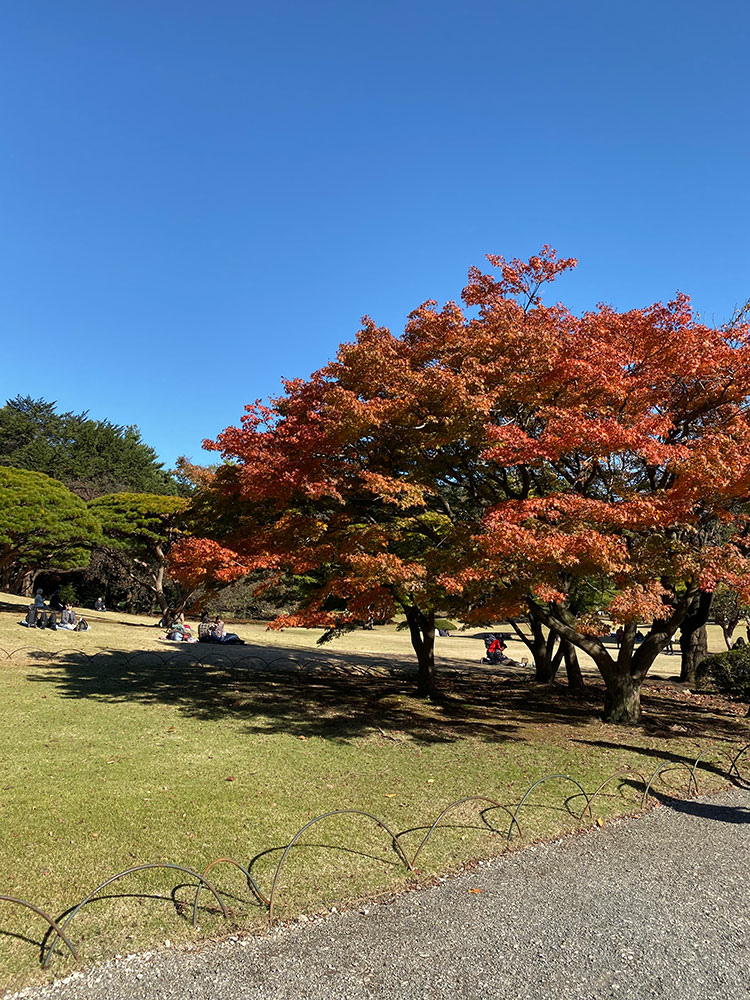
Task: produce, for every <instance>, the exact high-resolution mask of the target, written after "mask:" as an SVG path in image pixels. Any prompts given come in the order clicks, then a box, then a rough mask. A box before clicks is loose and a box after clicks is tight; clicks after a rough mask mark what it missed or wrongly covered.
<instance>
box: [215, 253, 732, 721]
mask: <svg viewBox="0 0 750 1000" xmlns="http://www.w3.org/2000/svg"><path fill="white" fill-rule="evenodd" d="M489 260H490V263H491V264H492V265H493V268H494V272H493V273H488V274H486V273H483V272H481V271H480V270H478V269H472V270H471V271H470V274H469V283H468V286H467V288H466V289H465V290H464V293H463V298H464V302H465V307H464V308H461V307H459V306H458V305H457V304H456V303H452V302H450V303H448V304H447V305H445V306H444V307H442V308H438V307H437V306H436V304H435V303H433V302H427V303H425V304H424V305H422V306H421V307H420V308H419V309H417V310H416V311H415V312H414V313H412V315H411V316H410V318H409V322H408V324H407V326H406V329H405V331H404V333H403V335H401V336H398V337H397V336H394V335H392V334H391V333H390V332H389V331H388V330H386V329H383V328H381V327H377V326H376V325H375V324H374V323H372V322H371V321H369V320H367V321H366V322H365V323H364V326H363V329H362V330H361V331H360V333H359V335H358V337H357V340H356V342H355V343H352V344H344V345H342V347H341V348H340V349H339V352H338V355H337V358H336V360H335V361H334V362H332V363H330V364H329V365H327V366H325V367H324V368H322V369H321V370H320V371H318V372H316V373H315V374H314V375H312V376H311V377H310V379H307V380H294V381H288V382H286V383H285V384H284V389H285V392H284V395H283V396H281V397H280V398H278V399H276V400H273V401H272V402H271V404H270V405H267V406H266V405H263V404H260V403H256V404H254V405H251V406H249V407H248V408H247V412H246V414H245V416H244V417H243V420H242V424H241V426H240V427H232V428H228V429H227V430H225V431H224V432H223V433H222V434H221V435H219V437H218V438H217V440H216V441H215V442H209V443H208V446H209V447H211V448H214V449H215V450H218V451H221V452H222V453H223V456H224V458H225V463H224V464H223V465H222V466H220V467H219V468H218V470H217V471H216V472H215V474H213V475H211V476H210V477H208V476H206V477H204V481H203V486H202V491H203V492H202V496H203V498H204V502H206V498H207V497H208V501H207V502H208V506H209V507H211V506H213V509H214V511H215V523H216V524H217V525H221V526H222V530H221V531H220V532H219V534H218V535H217V538H218V540H219V541H220V542H221V544H222V546H226V547H227V548H228V549H229V550H231V551H233V552H235V553H237V558H238V561H241V562H242V563H243V565H245V566H247V567H249V568H251V569H255V568H270V569H274V568H275V569H278V570H279V571H281V570H284V571H291V572H296V573H306V574H310V573H313V574H317V579H318V581H319V585H318V586H317V587H316V588H314V590H313V592H312V593H311V596H310V599H309V600H308V601H307V602H305V604H304V605H303V606H302V607H300V609H299V611H298V612H297V613H296V614H295V615H291V616H285V617H283V618H281V619H279V620H278V621H277V622H276V623H275V624H276V626H277V627H283V626H284V625H319V626H323V627H325V628H327V629H329V630H330V629H333V630H335V629H337V628H340V627H345V626H346V625H347V624H351V623H353V622H356V621H361V620H363V619H366V618H367V617H369V616H371V615H375V616H376V617H378V616H380V615H387V614H389V613H390V612H392V611H393V609H396V608H401V609H402V610H403V611H404V613H405V615H406V619H407V622H408V624H409V628H410V630H411V635H412V640H413V644H414V648H415V651H416V653H417V657H418V660H419V664H420V690H421V691H422V692H423V693H434V691H435V682H434V654H433V637H434V616H435V613H436V611H437V610H450V611H451V612H452V613H454V614H459V615H460V616H461V617H462V618H463V619H464V620H465V621H467V622H469V623H472V622H475V623H482V624H485V623H487V622H490V621H499V620H506V619H510V620H512V621H516V620H517V619H518V617H519V616H524V617H525V619H526V620H527V621H530V622H531V626H532V637H534V636H535V637H536V638H537V639H539V640H540V641H539V642H537V643H536V646H537V647H539V649H538V653H539V655H540V656H542V655H543V654H544V650H543V649H542V648H541V647H542V646H544V647H545V648H546V655H548V656H549V655H550V651H551V647H552V646H553V645H554V639H555V637H556V638H557V641H558V642H560V643H563V644H565V645H564V647H561V649H564V650H566V651H567V652H568V653H571V651H572V650H573V649H578V650H583V651H585V652H586V653H588V654H589V656H591V658H592V659H593V661H594V662H595V663H596V665H597V667H598V669H599V670H600V672H601V674H602V677H603V679H604V682H605V686H606V704H605V715H606V717H607V718H609V719H611V720H613V721H621V722H634V721H637V720H638V719H639V717H640V686H641V683H642V681H643V679H644V677H645V676H646V674H647V672H648V670H649V668H650V666H651V665H652V664H653V661H654V659H655V657H656V656H657V655H658V653H659V651H660V650H661V649H662V648H663V646H664V645H665V643H666V642H667V641H668V639H669V637H670V636H671V635H672V634H673V633H674V632H675V630H676V629H677V628H678V627H679V625H680V624H681V622H682V621H683V620H684V619H685V617H686V615H687V614H688V612H689V610H690V608H692V607H693V606H694V604H695V601H696V599H697V597H698V596H699V595H700V594H701V593H702V592H704V593H707V592H710V591H711V590H713V589H714V588H715V587H716V586H717V584H718V583H719V582H721V581H723V582H726V583H728V584H731V585H732V586H733V587H735V588H736V589H737V590H738V592H739V593H740V594H742V595H743V596H744V594H746V593H749V594H750V567H749V565H748V561H747V556H746V534H747V526H748V525H747V518H746V516H745V515H744V513H743V507H742V500H743V499H744V498H745V497H746V496H747V492H748V487H749V486H750V433H749V427H748V422H747V418H746V413H745V409H746V403H747V399H748V394H749V392H750V364H749V359H750V355H749V354H748V328H747V326H746V325H743V324H742V323H738V324H734V325H733V326H732V328H731V329H724V330H722V329H715V328H711V327H707V326H705V325H704V324H702V323H700V322H698V321H697V319H696V318H695V317H694V316H693V314H692V312H691V309H690V304H689V301H688V300H687V299H686V298H685V297H684V296H678V297H676V298H675V300H674V301H672V302H669V303H667V304H656V305H654V306H651V307H649V308H647V309H642V310H630V311H627V312H617V311H615V310H614V309H612V308H610V307H608V306H600V307H599V308H597V310H596V311H594V312H591V313H587V314H585V315H583V316H580V317H578V316H575V315H574V314H572V313H571V312H570V311H569V310H567V309H566V308H565V307H564V306H562V305H560V304H556V305H549V306H548V305H545V304H544V303H543V302H542V300H541V290H542V288H543V286H544V285H546V284H547V283H549V282H550V281H552V280H554V278H555V277H556V276H557V275H558V274H559V273H560V272H562V271H565V270H568V269H570V268H572V267H573V266H574V265H575V261H574V260H559V259H557V257H556V255H555V253H554V251H552V250H550V249H549V248H547V247H545V248H544V250H543V251H542V253H540V254H539V255H537V256H535V257H532V258H531V259H530V260H529V261H525V262H524V261H519V260H513V261H506V260H505V259H503V258H501V257H490V258H489ZM639 625H641V627H644V626H645V638H644V639H643V641H642V642H640V643H638V642H637V641H636V640H637V630H638V626H639ZM617 626H622V629H623V642H622V644H621V647H620V649H619V650H618V651H617V652H616V653H614V654H613V652H611V651H610V649H609V648H607V647H606V646H605V644H604V643H603V641H602V637H603V636H604V635H605V634H606V633H608V632H609V631H610V629H611V628H613V627H617ZM550 633H551V635H552V642H550ZM532 645H533V643H532ZM535 655H536V654H535ZM566 658H568V657H566Z"/></svg>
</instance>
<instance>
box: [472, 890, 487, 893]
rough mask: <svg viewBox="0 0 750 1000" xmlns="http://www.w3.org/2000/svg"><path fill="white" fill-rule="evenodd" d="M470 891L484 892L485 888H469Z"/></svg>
mask: <svg viewBox="0 0 750 1000" xmlns="http://www.w3.org/2000/svg"><path fill="white" fill-rule="evenodd" d="M469 892H471V893H475V892H484V889H469Z"/></svg>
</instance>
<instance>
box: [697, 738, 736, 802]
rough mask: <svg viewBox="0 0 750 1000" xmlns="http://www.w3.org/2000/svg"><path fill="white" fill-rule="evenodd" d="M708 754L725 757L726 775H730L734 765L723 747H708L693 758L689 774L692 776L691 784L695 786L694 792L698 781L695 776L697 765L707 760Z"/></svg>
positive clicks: (729, 754)
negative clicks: (727, 763)
mask: <svg viewBox="0 0 750 1000" xmlns="http://www.w3.org/2000/svg"><path fill="white" fill-rule="evenodd" d="M709 754H720V755H721V756H722V757H725V758H726V759H727V760H728V761H729V772H728V773H729V774H730V775H731V773H732V766H733V764H734V761H733V760H732V755H731V753H730V752H729V751H728V750H725V749H724V748H723V747H708V748H707V749H706V750H703V751H702V752H701V753H699V754H698V756H697V757H696V758H695V763H694V764H693V767H692V770H691V772H690V773H691V774H692V776H693V782H694V784H695V790H696V792H697V791H698V779H697V778H696V776H695V775H696V772H697V770H698V765H699V764H700V763H701V761H702V760H705V759H707V758H708V756H709Z"/></svg>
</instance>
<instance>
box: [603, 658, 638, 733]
mask: <svg viewBox="0 0 750 1000" xmlns="http://www.w3.org/2000/svg"><path fill="white" fill-rule="evenodd" d="M604 683H605V686H606V694H605V697H604V721H605V722H614V723H618V724H619V725H623V726H635V725H637V724H638V723H639V722H640V721H641V682H640V681H637V680H634V678H633V677H631V675H630V674H629V673H624V672H619V671H618V672H615V673H612V674H611V675H610V676H608V677H605V678H604Z"/></svg>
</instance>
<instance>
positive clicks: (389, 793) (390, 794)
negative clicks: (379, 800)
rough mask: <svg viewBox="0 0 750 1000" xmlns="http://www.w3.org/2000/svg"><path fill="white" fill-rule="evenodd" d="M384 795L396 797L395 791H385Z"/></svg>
mask: <svg viewBox="0 0 750 1000" xmlns="http://www.w3.org/2000/svg"><path fill="white" fill-rule="evenodd" d="M385 797H386V798H387V799H395V798H396V793H395V792H386V793H385Z"/></svg>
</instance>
